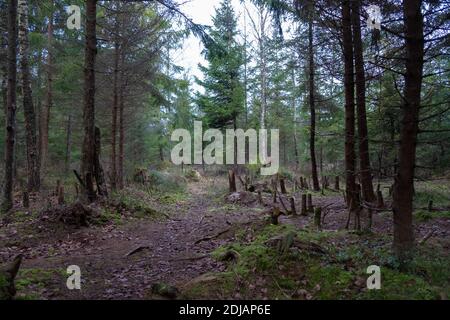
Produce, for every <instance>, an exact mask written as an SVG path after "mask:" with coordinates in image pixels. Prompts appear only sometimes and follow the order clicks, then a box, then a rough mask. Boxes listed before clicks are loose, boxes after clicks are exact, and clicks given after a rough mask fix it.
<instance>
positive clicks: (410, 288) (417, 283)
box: [358, 268, 439, 300]
mask: <svg viewBox="0 0 450 320" xmlns="http://www.w3.org/2000/svg"><path fill="white" fill-rule="evenodd" d="M438 297H439V293H438V291H437V290H436V288H433V287H432V286H431V285H430V284H429V283H427V282H426V281H425V280H424V279H422V278H420V277H418V276H415V275H412V274H407V273H403V272H400V271H397V270H392V269H389V268H382V269H381V289H380V290H367V291H365V292H363V293H361V294H360V295H359V296H358V298H360V299H383V300H404V299H408V300H430V299H437V298H438Z"/></svg>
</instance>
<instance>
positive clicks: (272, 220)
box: [270, 207, 280, 226]
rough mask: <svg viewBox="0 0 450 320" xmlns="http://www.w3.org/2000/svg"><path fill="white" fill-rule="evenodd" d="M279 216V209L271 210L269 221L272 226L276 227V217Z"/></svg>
mask: <svg viewBox="0 0 450 320" xmlns="http://www.w3.org/2000/svg"><path fill="white" fill-rule="evenodd" d="M279 216H280V209H279V208H278V207H274V208H273V209H272V214H271V216H270V221H271V223H272V224H273V225H275V226H276V225H278V217H279Z"/></svg>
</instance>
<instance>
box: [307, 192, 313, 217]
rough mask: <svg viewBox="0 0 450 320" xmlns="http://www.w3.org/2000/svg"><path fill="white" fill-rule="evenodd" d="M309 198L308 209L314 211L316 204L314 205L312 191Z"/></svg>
mask: <svg viewBox="0 0 450 320" xmlns="http://www.w3.org/2000/svg"><path fill="white" fill-rule="evenodd" d="M307 199H308V208H307V210H308V212H311V213H313V212H314V206H313V202H312V194H311V193H309V194H308V196H307Z"/></svg>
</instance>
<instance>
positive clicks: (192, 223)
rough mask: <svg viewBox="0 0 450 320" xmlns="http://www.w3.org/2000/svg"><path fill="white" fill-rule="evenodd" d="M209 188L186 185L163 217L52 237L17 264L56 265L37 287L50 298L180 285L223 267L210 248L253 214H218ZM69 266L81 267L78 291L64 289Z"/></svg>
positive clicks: (141, 293) (138, 295) (109, 295)
mask: <svg viewBox="0 0 450 320" xmlns="http://www.w3.org/2000/svg"><path fill="white" fill-rule="evenodd" d="M213 187H214V183H213V182H211V181H208V182H207V183H206V184H205V183H204V182H202V183H190V184H189V186H188V192H187V197H186V201H184V202H182V203H181V204H176V205H175V208H174V214H171V216H170V219H167V220H164V221H149V220H145V219H140V220H135V221H126V222H125V223H124V224H121V225H118V226H115V225H114V226H113V225H108V226H105V227H101V228H97V227H95V228H85V229H80V230H77V231H75V232H74V233H72V234H67V235H66V237H65V238H63V239H59V240H56V241H55V240H53V239H51V238H48V241H49V242H47V243H45V242H44V243H43V242H42V241H41V242H40V243H39V244H38V247H37V248H36V247H35V248H33V252H34V253H33V255H36V252H39V253H38V254H37V257H35V258H31V259H27V258H26V259H25V260H24V264H23V266H22V268H24V269H33V270H46V269H55V268H57V266H59V268H58V271H59V275H60V276H61V277H56V278H55V279H53V278H52V279H47V281H46V285H45V288H42V290H41V291H40V295H41V296H42V297H44V298H49V299H54V298H58V299H120V298H122V299H123V298H126V299H143V298H146V297H147V298H148V297H149V292H150V287H151V285H152V284H153V283H158V282H162V283H167V284H170V285H175V286H180V285H183V284H184V283H186V282H188V281H189V280H191V279H193V278H195V277H197V276H199V275H201V274H203V273H206V272H213V271H221V270H223V269H224V268H225V266H224V265H223V264H222V263H220V262H217V261H214V260H213V259H211V257H210V252H211V251H212V250H214V249H215V248H217V247H218V246H220V245H223V244H224V243H225V242H226V241H227V240H229V239H230V238H231V236H232V232H228V231H230V230H231V227H230V226H231V225H233V226H235V225H239V224H240V223H246V222H248V221H250V219H254V217H255V214H257V212H253V211H252V210H245V211H242V210H241V211H234V210H233V211H232V212H231V211H230V212H225V213H224V212H222V211H221V208H220V203H222V204H223V201H217V202H215V201H214V199H211V195H210V194H208V192H210V191H211V188H213ZM220 200H222V199H220ZM218 206H219V207H218ZM223 208H225V209H226V207H223ZM223 208H222V209H223ZM252 216H253V218H252ZM223 231H226V232H224V233H223V234H221V235H220V236H217V235H218V234H219V233H221V232H223ZM216 236H217V237H216ZM208 237H213V238H214V239H207V238H208ZM203 238H205V239H203ZM202 239H203V240H202ZM199 240H201V241H200V242H198V243H197V241H199ZM29 249H31V248H29ZM135 250H136V251H137V252H134V253H133V251H135ZM25 251H26V248H25ZM130 253H131V254H130ZM25 256H26V254H25ZM70 265H78V266H79V267H80V269H81V279H82V283H81V286H82V290H68V289H67V288H66V285H65V284H66V281H65V279H66V278H67V275H66V274H65V270H66V268H67V267H68V266H70Z"/></svg>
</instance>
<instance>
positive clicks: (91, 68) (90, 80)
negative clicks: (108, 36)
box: [81, 0, 97, 202]
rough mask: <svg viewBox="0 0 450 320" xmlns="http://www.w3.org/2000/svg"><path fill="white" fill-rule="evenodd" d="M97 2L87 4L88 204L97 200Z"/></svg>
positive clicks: (84, 159) (84, 172)
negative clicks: (93, 180)
mask: <svg viewBox="0 0 450 320" xmlns="http://www.w3.org/2000/svg"><path fill="white" fill-rule="evenodd" d="M96 5H97V1H96V0H87V2H86V47H85V66H84V109H83V125H84V140H83V147H82V154H81V176H82V177H85V178H86V180H85V186H84V187H85V190H84V191H85V195H86V198H87V199H86V198H85V199H84V200H87V201H88V202H91V201H93V200H95V196H93V193H92V190H93V186H92V178H93V177H94V176H95V175H94V170H95V169H94V167H95V56H96V53H97V41H96V34H95V25H96Z"/></svg>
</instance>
